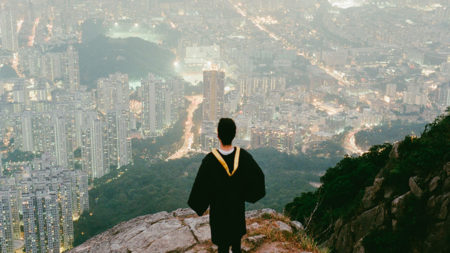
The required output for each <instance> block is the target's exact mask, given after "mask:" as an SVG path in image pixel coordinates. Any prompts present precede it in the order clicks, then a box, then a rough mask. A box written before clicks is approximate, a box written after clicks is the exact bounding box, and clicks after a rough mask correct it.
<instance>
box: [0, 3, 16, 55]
mask: <svg viewBox="0 0 450 253" xmlns="http://www.w3.org/2000/svg"><path fill="white" fill-rule="evenodd" d="M0 19H1V20H0V25H1V29H2V48H3V49H6V50H9V51H12V52H17V51H18V49H19V35H18V34H17V20H16V16H15V13H14V11H13V9H12V8H10V7H8V6H6V7H4V8H3V9H2V10H1V14H0Z"/></svg>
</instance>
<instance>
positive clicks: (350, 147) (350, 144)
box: [342, 128, 366, 155]
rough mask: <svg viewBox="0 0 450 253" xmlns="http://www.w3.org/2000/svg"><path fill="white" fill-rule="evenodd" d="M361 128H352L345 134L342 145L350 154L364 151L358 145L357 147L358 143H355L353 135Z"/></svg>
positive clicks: (359, 153)
mask: <svg viewBox="0 0 450 253" xmlns="http://www.w3.org/2000/svg"><path fill="white" fill-rule="evenodd" d="M361 130H363V128H357V129H353V130H351V131H350V132H349V133H348V134H347V135H346V136H345V139H344V143H343V144H342V146H343V147H344V149H345V151H346V152H347V153H348V154H350V155H352V154H358V155H361V154H363V153H364V152H366V151H364V150H362V149H361V148H360V147H358V145H356V138H355V135H356V134H357V133H358V132H359V131H361Z"/></svg>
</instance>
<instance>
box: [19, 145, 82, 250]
mask: <svg viewBox="0 0 450 253" xmlns="http://www.w3.org/2000/svg"><path fill="white" fill-rule="evenodd" d="M52 160H54V159H53V158H51V157H49V156H47V155H46V154H44V155H43V156H42V158H40V159H35V160H34V161H33V162H32V164H33V165H32V170H30V171H28V173H27V174H26V176H24V178H23V180H22V181H21V185H22V196H21V197H22V209H23V225H24V235H25V251H26V252H60V251H61V250H67V249H70V248H71V247H72V244H73V239H74V235H73V219H74V218H76V217H78V216H79V215H80V211H84V210H86V208H87V207H88V206H87V205H86V202H87V201H88V199H87V174H86V173H84V172H82V171H72V170H66V169H63V168H61V167H59V166H57V165H55V162H54V161H53V162H52ZM74 210H75V212H74Z"/></svg>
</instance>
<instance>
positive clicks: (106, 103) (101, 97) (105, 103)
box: [97, 73, 130, 114]
mask: <svg viewBox="0 0 450 253" xmlns="http://www.w3.org/2000/svg"><path fill="white" fill-rule="evenodd" d="M129 104H130V88H129V83H128V75H126V74H120V73H116V74H111V75H109V77H108V78H101V79H99V80H98V81H97V109H98V110H99V111H100V112H102V113H103V114H106V113H107V112H108V111H110V110H115V109H117V108H121V109H124V108H129Z"/></svg>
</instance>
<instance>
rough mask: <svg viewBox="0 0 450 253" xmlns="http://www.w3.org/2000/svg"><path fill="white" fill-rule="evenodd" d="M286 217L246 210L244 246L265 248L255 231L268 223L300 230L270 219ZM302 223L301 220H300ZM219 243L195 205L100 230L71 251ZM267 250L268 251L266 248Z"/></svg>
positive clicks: (126, 251) (207, 247) (203, 248)
mask: <svg viewBox="0 0 450 253" xmlns="http://www.w3.org/2000/svg"><path fill="white" fill-rule="evenodd" d="M267 214H269V215H270V217H284V216H282V215H281V214H278V213H277V212H276V211H275V210H273V209H262V210H254V211H249V212H247V213H246V217H247V220H248V221H249V225H248V227H247V230H248V237H246V238H244V244H243V245H242V248H243V249H244V250H245V251H244V252H247V251H252V252H261V251H258V250H256V247H259V246H260V247H263V248H264V247H266V246H265V244H264V243H263V242H264V241H265V240H266V239H267V236H266V235H263V234H256V235H255V233H257V232H253V231H255V230H257V229H259V228H261V227H262V226H263V225H262V224H263V223H264V224H266V225H267V224H272V225H271V226H272V228H273V229H279V230H282V231H286V232H292V231H293V230H294V229H295V230H298V227H299V225H298V224H297V223H299V222H297V223H295V222H289V224H287V223H285V222H282V221H279V220H275V219H274V220H272V218H270V219H268V216H267ZM300 225H301V224H300ZM214 251H217V247H215V245H213V244H212V243H211V231H210V227H209V215H204V216H201V217H199V216H197V215H196V214H195V213H194V211H192V210H191V209H177V210H175V211H173V212H170V213H168V212H159V213H155V214H149V215H145V216H141V217H137V218H134V219H132V220H130V221H127V222H122V223H120V224H118V225H116V226H115V227H113V228H112V229H110V230H108V231H106V232H104V233H102V234H99V235H97V236H95V237H93V238H91V239H89V240H88V241H86V242H85V243H83V244H82V245H80V246H78V247H76V248H74V249H72V250H70V251H68V252H69V253H107V252H108V253H109V252H115V253H122V252H123V253H130V252H131V253H141V252H144V253H146V252H205V253H206V252H214ZM262 252H264V251H262Z"/></svg>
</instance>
